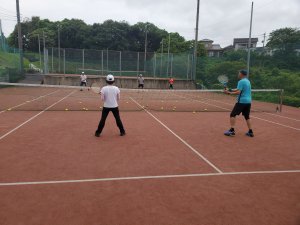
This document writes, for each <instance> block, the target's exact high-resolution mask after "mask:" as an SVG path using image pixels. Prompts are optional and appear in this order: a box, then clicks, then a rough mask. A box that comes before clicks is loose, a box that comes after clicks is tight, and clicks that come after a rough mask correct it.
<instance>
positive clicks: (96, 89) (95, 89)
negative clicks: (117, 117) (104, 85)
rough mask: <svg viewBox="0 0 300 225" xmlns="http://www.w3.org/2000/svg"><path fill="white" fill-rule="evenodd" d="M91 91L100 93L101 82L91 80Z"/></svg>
mask: <svg viewBox="0 0 300 225" xmlns="http://www.w3.org/2000/svg"><path fill="white" fill-rule="evenodd" d="M91 90H92V92H94V93H96V94H100V91H101V83H100V82H93V83H92V85H91Z"/></svg>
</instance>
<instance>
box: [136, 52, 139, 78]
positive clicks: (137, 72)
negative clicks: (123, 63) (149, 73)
mask: <svg viewBox="0 0 300 225" xmlns="http://www.w3.org/2000/svg"><path fill="white" fill-rule="evenodd" d="M139 72H140V53H139V52H138V53H137V69H136V74H137V75H139Z"/></svg>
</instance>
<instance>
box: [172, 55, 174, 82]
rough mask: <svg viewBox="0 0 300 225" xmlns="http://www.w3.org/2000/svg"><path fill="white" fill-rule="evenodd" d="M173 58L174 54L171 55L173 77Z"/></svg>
mask: <svg viewBox="0 0 300 225" xmlns="http://www.w3.org/2000/svg"><path fill="white" fill-rule="evenodd" d="M173 60H174V54H172V55H171V77H173Z"/></svg>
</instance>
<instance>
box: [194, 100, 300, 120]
mask: <svg viewBox="0 0 300 225" xmlns="http://www.w3.org/2000/svg"><path fill="white" fill-rule="evenodd" d="M191 97H193V96H191ZM202 99H206V100H210V101H214V102H219V103H221V104H225V105H232V103H228V102H222V101H219V100H215V99H209V98H202ZM233 104H234V103H233ZM253 111H254V112H259V110H256V109H255V108H254V109H253ZM262 113H264V114H268V115H271V116H275V117H281V118H285V119H289V120H293V121H297V122H300V120H298V119H294V118H292V117H288V116H282V115H277V114H274V113H268V112H262Z"/></svg>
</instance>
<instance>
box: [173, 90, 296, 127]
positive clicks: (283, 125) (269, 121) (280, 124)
mask: <svg viewBox="0 0 300 225" xmlns="http://www.w3.org/2000/svg"><path fill="white" fill-rule="evenodd" d="M177 96H178V97H181V98H186V97H183V96H179V95H177ZM192 100H193V101H197V102H200V103H203V104H206V105H211V106H214V107H217V108H220V109H223V110H230V109H228V108H223V107H220V106H217V105H215V104H210V103H206V102H203V101H200V100H196V99H192ZM251 118H255V119H258V120H262V121H265V122H268V123H272V124H276V125H278V126H282V127H286V128H290V129H293V130H297V131H300V129H299V128H296V127H291V126H288V125H285V124H282V123H277V122H274V121H271V120H266V119H263V118H260V117H257V116H251Z"/></svg>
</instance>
